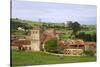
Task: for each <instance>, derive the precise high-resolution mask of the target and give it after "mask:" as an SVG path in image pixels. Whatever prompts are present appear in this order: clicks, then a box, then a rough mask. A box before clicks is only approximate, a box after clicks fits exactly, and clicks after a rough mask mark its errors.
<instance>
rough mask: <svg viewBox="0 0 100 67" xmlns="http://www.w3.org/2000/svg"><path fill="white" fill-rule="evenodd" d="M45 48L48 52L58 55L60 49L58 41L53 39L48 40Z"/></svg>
mask: <svg viewBox="0 0 100 67" xmlns="http://www.w3.org/2000/svg"><path fill="white" fill-rule="evenodd" d="M44 48H45V50H46V51H47V52H52V53H57V48H58V45H57V39H56V38H53V39H50V40H48V41H47V42H46V44H45V46H44Z"/></svg>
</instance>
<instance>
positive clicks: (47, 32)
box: [11, 27, 96, 56]
mask: <svg viewBox="0 0 100 67" xmlns="http://www.w3.org/2000/svg"><path fill="white" fill-rule="evenodd" d="M17 30H19V31H25V30H24V29H23V28H22V27H18V28H17ZM66 32H67V31H66ZM61 33H62V32H61ZM54 38H55V39H56V40H57V45H58V46H59V47H60V48H61V49H58V50H59V52H53V53H57V54H62V55H64V56H86V55H85V54H84V52H85V51H92V53H93V54H94V55H95V56H96V42H90V41H88V42H85V41H83V40H82V39H78V38H72V39H71V38H68V39H64V40H63V39H60V36H59V32H58V31H57V30H56V29H55V28H46V29H44V28H41V27H33V28H32V29H30V32H29V33H28V34H27V35H26V36H24V37H17V36H16V35H15V34H13V33H12V34H11V49H12V50H13V49H16V50H18V51H30V52H38V51H42V52H48V51H47V50H46V49H49V48H45V45H46V43H47V42H48V41H49V40H52V39H54ZM55 49H56V48H55ZM51 53H52V52H51Z"/></svg>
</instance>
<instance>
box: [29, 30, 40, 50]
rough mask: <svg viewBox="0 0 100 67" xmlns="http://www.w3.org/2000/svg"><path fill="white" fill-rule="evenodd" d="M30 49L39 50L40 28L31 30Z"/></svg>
mask: <svg viewBox="0 0 100 67" xmlns="http://www.w3.org/2000/svg"><path fill="white" fill-rule="evenodd" d="M31 51H40V30H39V29H32V30H31Z"/></svg>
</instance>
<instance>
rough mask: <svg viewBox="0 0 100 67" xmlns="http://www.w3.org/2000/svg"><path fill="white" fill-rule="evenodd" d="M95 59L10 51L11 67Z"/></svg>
mask: <svg viewBox="0 0 100 67" xmlns="http://www.w3.org/2000/svg"><path fill="white" fill-rule="evenodd" d="M93 61H96V57H94V56H93V57H92V56H91V57H89V56H84V57H82V56H64V57H60V56H53V55H49V54H45V53H44V52H18V51H15V50H14V51H12V65H13V66H27V65H43V64H59V63H76V62H93Z"/></svg>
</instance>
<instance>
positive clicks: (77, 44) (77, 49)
mask: <svg viewBox="0 0 100 67" xmlns="http://www.w3.org/2000/svg"><path fill="white" fill-rule="evenodd" d="M59 44H60V45H61V46H62V47H63V48H64V54H65V55H67V56H80V55H81V54H82V53H83V51H84V45H85V44H84V41H83V40H80V39H76V40H71V39H69V40H65V41H60V42H59Z"/></svg>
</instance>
